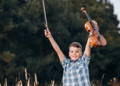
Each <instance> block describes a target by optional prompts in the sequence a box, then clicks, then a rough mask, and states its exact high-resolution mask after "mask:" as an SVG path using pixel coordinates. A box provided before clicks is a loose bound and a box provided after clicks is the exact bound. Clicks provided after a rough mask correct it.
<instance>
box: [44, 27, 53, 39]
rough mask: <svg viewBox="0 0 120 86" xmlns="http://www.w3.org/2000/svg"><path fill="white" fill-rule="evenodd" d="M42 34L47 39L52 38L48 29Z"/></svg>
mask: <svg viewBox="0 0 120 86" xmlns="http://www.w3.org/2000/svg"><path fill="white" fill-rule="evenodd" d="M44 34H45V36H46V37H47V38H48V39H49V38H51V37H52V34H51V32H50V30H49V29H48V28H46V29H45V30H44Z"/></svg>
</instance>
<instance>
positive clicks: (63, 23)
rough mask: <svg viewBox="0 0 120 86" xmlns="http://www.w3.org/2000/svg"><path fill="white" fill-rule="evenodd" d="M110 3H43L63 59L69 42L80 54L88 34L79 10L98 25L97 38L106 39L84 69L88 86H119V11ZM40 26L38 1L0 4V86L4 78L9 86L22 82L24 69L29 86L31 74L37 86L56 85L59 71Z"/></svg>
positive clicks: (79, 0)
mask: <svg viewBox="0 0 120 86" xmlns="http://www.w3.org/2000/svg"><path fill="white" fill-rule="evenodd" d="M113 1H115V0H111V1H109V0H45V5H46V12H47V19H48V26H49V28H50V30H51V32H52V35H53V37H54V38H55V40H56V41H57V43H58V44H59V46H60V47H61V49H62V50H63V52H64V54H65V55H66V56H67V55H68V46H69V44H70V43H71V42H73V41H78V42H80V43H81V44H82V45H83V51H84V46H85V44H86V41H87V37H88V32H87V31H86V30H85V28H84V24H85V22H86V21H87V18H86V16H85V15H84V14H83V13H82V12H81V11H80V8H81V7H85V8H86V9H87V11H88V13H89V15H90V16H91V18H92V19H94V20H96V21H97V23H98V25H99V31H100V33H101V34H103V35H104V36H105V38H106V39H107V42H108V44H107V46H105V47H98V48H93V49H92V58H91V62H90V66H89V68H90V80H91V84H92V86H119V85H118V83H119V79H120V67H119V66H120V62H119V61H120V33H119V31H120V27H119V26H118V25H119V22H120V20H119V19H120V18H119V17H118V14H119V13H118V12H119V11H120V10H119V11H117V13H118V14H117V13H116V11H115V7H116V6H115V4H114V2H113ZM119 4H120V3H119ZM117 6H119V5H117ZM116 9H118V8H116ZM119 15H120V14H119ZM44 24H45V21H44V14H43V7H42V0H0V83H1V84H3V83H4V81H5V80H6V79H7V82H8V84H9V86H14V84H15V83H16V81H18V80H22V81H23V82H24V83H25V74H24V73H25V72H24V69H25V68H26V69H27V72H28V73H29V77H30V78H31V83H32V80H34V73H36V74H37V78H38V81H39V86H49V83H50V82H51V80H55V82H56V86H60V85H61V79H62V70H63V69H62V67H61V64H60V62H59V59H58V56H57V55H56V53H55V52H54V50H53V48H52V46H51V45H50V43H49V41H48V40H47V38H45V36H44V29H45V25H44ZM114 82H117V84H116V83H115V85H114Z"/></svg>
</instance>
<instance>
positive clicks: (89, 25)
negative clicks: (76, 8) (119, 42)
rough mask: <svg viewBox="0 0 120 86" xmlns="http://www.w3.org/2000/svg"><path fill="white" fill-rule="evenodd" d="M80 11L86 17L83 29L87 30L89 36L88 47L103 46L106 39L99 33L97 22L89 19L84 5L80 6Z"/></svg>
mask: <svg viewBox="0 0 120 86" xmlns="http://www.w3.org/2000/svg"><path fill="white" fill-rule="evenodd" d="M81 11H82V12H83V13H84V14H85V15H86V16H87V19H88V21H87V22H86V23H85V29H86V31H87V32H89V36H90V37H91V40H90V42H89V45H90V47H98V46H105V45H106V44H107V41H106V39H105V38H104V37H103V35H101V34H100V32H99V26H98V24H97V22H96V21H95V20H92V19H91V17H90V16H89V15H88V13H87V11H86V9H85V8H84V7H82V8H81Z"/></svg>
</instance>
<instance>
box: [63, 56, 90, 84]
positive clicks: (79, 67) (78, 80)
mask: <svg viewBox="0 0 120 86" xmlns="http://www.w3.org/2000/svg"><path fill="white" fill-rule="evenodd" d="M89 61H90V57H88V56H86V55H83V56H82V57H80V58H79V59H78V60H77V61H71V60H70V59H67V58H65V59H64V61H63V62H62V66H63V69H64V71H63V86H91V85H90V80H89V69H88V65H89Z"/></svg>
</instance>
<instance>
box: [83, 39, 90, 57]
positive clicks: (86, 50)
mask: <svg viewBox="0 0 120 86" xmlns="http://www.w3.org/2000/svg"><path fill="white" fill-rule="evenodd" d="M90 41H91V38H90V37H89V38H88V40H87V43H86V46H85V51H84V54H85V55H86V56H91V47H90Z"/></svg>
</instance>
